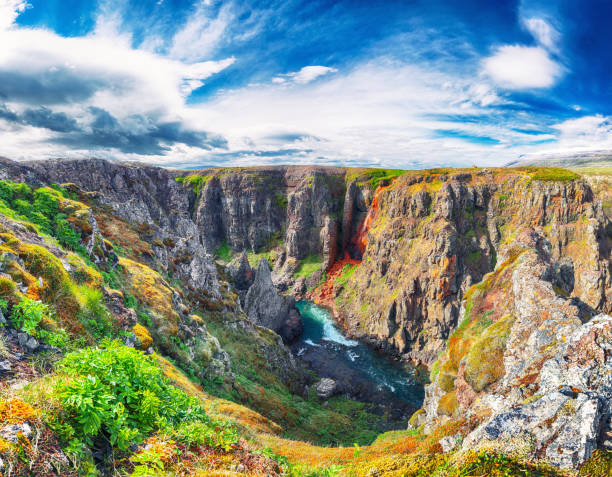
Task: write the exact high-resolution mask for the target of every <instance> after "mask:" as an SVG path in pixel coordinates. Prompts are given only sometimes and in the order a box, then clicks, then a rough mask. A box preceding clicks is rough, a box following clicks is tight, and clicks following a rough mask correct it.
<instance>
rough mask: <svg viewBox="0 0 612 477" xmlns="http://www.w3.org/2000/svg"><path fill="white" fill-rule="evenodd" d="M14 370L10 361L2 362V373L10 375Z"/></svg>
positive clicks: (0, 363) (0, 364) (0, 368)
mask: <svg viewBox="0 0 612 477" xmlns="http://www.w3.org/2000/svg"><path fill="white" fill-rule="evenodd" d="M11 369H12V366H11V362H10V361H9V360H8V359H5V360H4V361H0V373H8V372H10V371H11Z"/></svg>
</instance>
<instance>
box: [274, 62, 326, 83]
mask: <svg viewBox="0 0 612 477" xmlns="http://www.w3.org/2000/svg"><path fill="white" fill-rule="evenodd" d="M336 72H338V70H337V69H336V68H330V67H329V66H320V65H312V66H304V67H303V68H302V69H301V70H300V71H296V72H294V73H288V74H286V75H281V76H277V77H275V78H273V79H272V82H273V83H285V82H286V81H287V79H289V80H291V81H293V82H294V83H298V84H306V83H310V82H311V81H314V80H315V79H317V78H319V77H321V76H325V75H327V74H330V73H336Z"/></svg>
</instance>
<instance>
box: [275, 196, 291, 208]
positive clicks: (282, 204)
mask: <svg viewBox="0 0 612 477" xmlns="http://www.w3.org/2000/svg"><path fill="white" fill-rule="evenodd" d="M274 202H275V203H276V205H277V206H278V207H279V208H281V209H283V210H285V209H286V208H287V207H288V205H289V200H288V199H287V196H286V195H285V194H282V193H280V192H276V193H275V194H274Z"/></svg>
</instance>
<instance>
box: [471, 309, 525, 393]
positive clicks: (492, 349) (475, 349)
mask: <svg viewBox="0 0 612 477" xmlns="http://www.w3.org/2000/svg"><path fill="white" fill-rule="evenodd" d="M513 323H514V317H513V316H511V315H507V316H505V317H503V318H501V319H500V320H498V321H496V322H495V323H493V324H492V325H491V326H489V327H488V328H487V329H486V330H485V331H484V333H483V334H482V335H481V336H480V338H478V339H477V340H476V341H475V342H474V344H473V345H472V346H471V348H470V351H469V352H468V354H467V356H466V357H465V359H464V363H465V368H464V378H465V381H466V382H467V383H468V384H469V385H470V386H471V387H472V389H473V390H474V391H476V392H481V391H484V390H485V389H486V388H487V387H488V386H489V385H490V384H492V383H494V382H495V381H497V380H498V379H499V378H501V377H502V376H503V375H504V373H505V370H504V351H505V349H506V341H507V339H508V336H509V335H510V330H511V329H512V324H513Z"/></svg>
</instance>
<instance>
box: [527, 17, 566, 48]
mask: <svg viewBox="0 0 612 477" xmlns="http://www.w3.org/2000/svg"><path fill="white" fill-rule="evenodd" d="M523 22H524V24H525V27H526V28H527V30H528V31H529V33H531V34H532V35H533V37H534V39H535V40H536V41H537V42H538V43H539V44H540V45H541V46H543V47H544V48H546V49H547V50H549V51H556V50H557V43H558V41H559V37H560V35H559V32H558V31H557V30H555V29H554V28H553V27H552V26H551V25H550V24H549V23H548V22H547V21H546V20H543V19H542V18H526V19H525V20H524V21H523Z"/></svg>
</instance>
